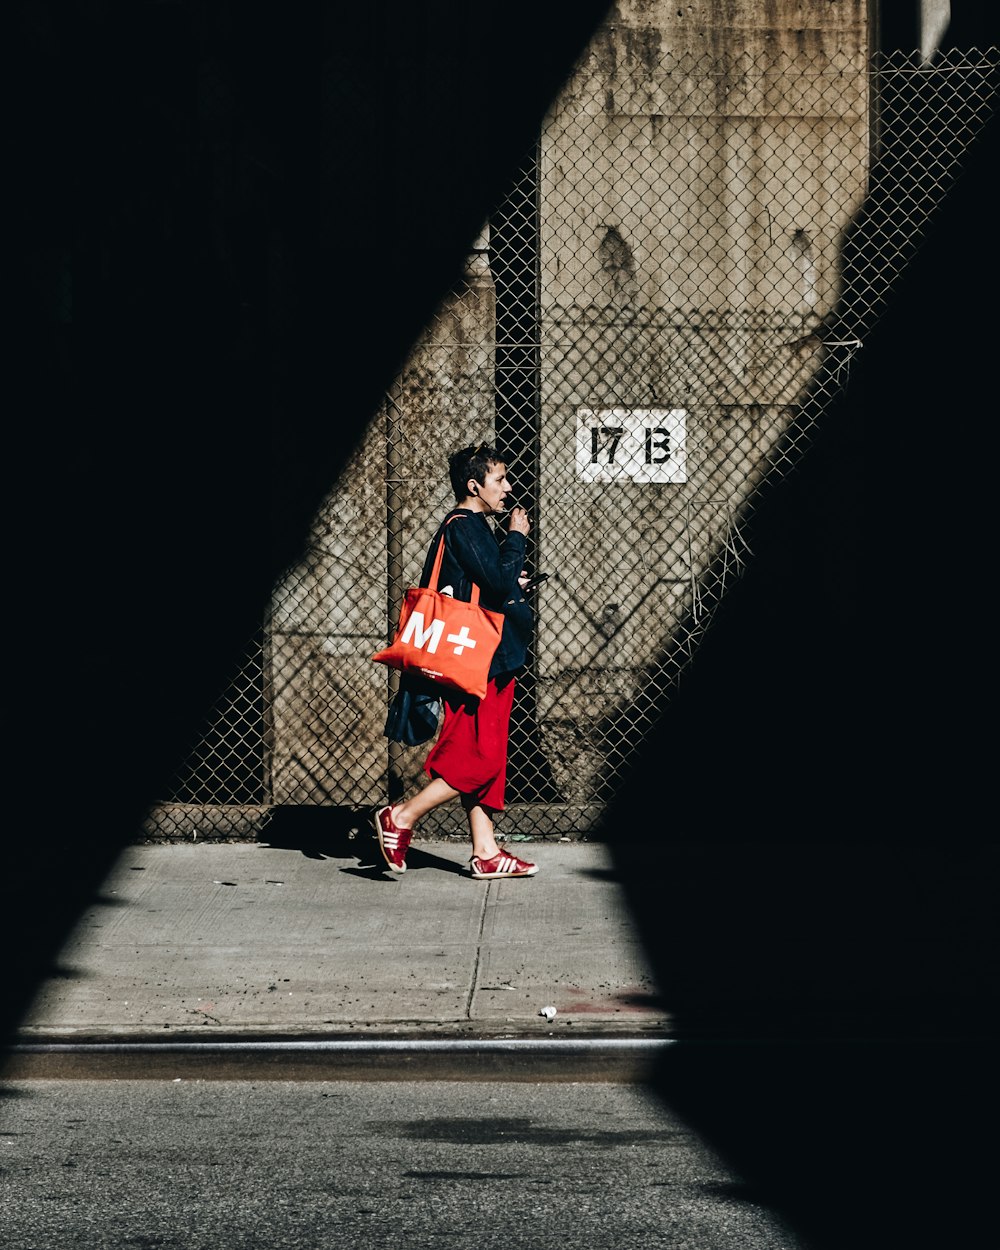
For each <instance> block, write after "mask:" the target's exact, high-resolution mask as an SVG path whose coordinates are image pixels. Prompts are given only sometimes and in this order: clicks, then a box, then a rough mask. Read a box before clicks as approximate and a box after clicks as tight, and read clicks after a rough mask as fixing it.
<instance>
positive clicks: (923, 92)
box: [145, 49, 998, 837]
mask: <svg viewBox="0 0 1000 1250" xmlns="http://www.w3.org/2000/svg"><path fill="white" fill-rule="evenodd" d="M997 60H998V55H997V50H996V49H990V50H988V51H986V52H982V53H981V52H979V51H973V52H966V53H950V54H948V55H947V56H946V57H943V58H941V59H940V60H939V61H937V62H935V63H934V64H933V66H928V65H927V64H925V63H924V62H923V61H922V59H921V57H920V55H919V54H917V53H913V54H895V55H892V56H882V57H878V58H876V59H875V60H874V61H873V62H872V63H871V64H868V63H865V61H864V59H863V58H859V57H858V56H857V55H853V54H846V53H838V52H832V53H831V52H830V51H828V50H824V51H823V52H822V54H821V55H819V54H817V55H816V56H815V59H814V60H810V59H809V58H808V57H803V56H802V55H798V56H796V57H794V58H787V57H782V56H779V55H775V56H770V57H767V58H765V59H761V58H760V57H757V58H756V59H755V57H754V56H753V55H752V54H751V53H750V52H749V51H748V52H747V53H745V54H744V55H736V56H734V57H732V58H731V59H730V60H729V61H728V62H727V63H726V64H725V67H724V68H723V69H720V68H719V64H718V62H717V61H714V60H710V59H699V58H697V57H694V56H691V55H676V56H663V57H661V58H660V59H659V60H658V62H657V64H656V65H655V67H653V69H651V68H650V66H649V64H648V60H647V61H645V62H642V63H641V64H639V63H636V64H632V65H620V66H616V67H615V70H614V72H613V73H612V74H610V75H609V74H608V73H607V72H606V70H602V69H601V67H599V66H597V65H596V64H595V61H594V58H590V59H587V58H585V59H584V61H583V62H582V63H581V66H580V67H579V69H578V72H577V74H576V75H575V76H574V78H573V80H572V81H571V82H570V83H569V84H568V85H567V87H566V89H565V90H564V92H563V94H562V96H561V97H560V100H559V101H558V102H557V105H556V106H555V108H554V109H553V110H552V111H551V113H550V116H549V118H548V119H547V122H546V125H545V127H544V129H543V132H542V134H541V136H540V139H539V142H538V145H537V147H536V148H535V150H534V151H532V152H531V153H530V154H529V155H528V156H527V157H526V159H525V161H524V163H523V165H522V167H521V169H520V170H519V171H518V174H517V176H516V178H515V179H514V180H513V182H512V185H511V187H510V189H509V192H508V194H507V196H506V198H505V199H504V201H503V203H502V204H500V205H498V206H497V208H496V210H495V211H494V213H493V214H492V215H491V218H490V221H489V223H488V228H487V229H485V230H484V233H483V236H482V238H481V239H480V240H479V242H478V244H477V247H476V249H475V250H474V252H473V254H472V256H471V257H470V260H469V265H468V270H467V273H466V274H465V277H464V280H463V282H461V283H459V284H458V286H457V287H456V289H455V291H454V292H453V293H452V294H451V296H450V297H449V299H448V300H446V301H445V303H444V304H443V305H442V307H441V308H440V309H439V311H438V314H437V315H436V317H435V318H434V319H433V322H432V324H431V325H430V326H429V327H428V328H427V330H426V332H425V335H424V337H423V339H422V340H421V342H420V343H418V344H417V345H416V346H415V348H414V350H413V352H412V354H411V356H410V359H409V360H408V362H407V364H406V366H405V368H404V369H403V371H402V372H401V374H400V377H399V378H398V380H397V383H396V385H395V386H394V388H393V390H392V393H391V394H389V395H388V396H387V397H386V400H385V404H384V407H383V410H382V411H381V412H380V413H378V414H377V415H376V419H375V420H373V422H372V423H371V424H370V426H369V428H368V430H367V433H366V435H365V437H364V439H363V441H362V442H361V444H360V445H359V446H358V447H357V449H356V450H355V453H354V455H353V457H352V460H351V462H350V464H349V466H348V468H347V470H346V471H345V473H344V474H343V476H342V478H341V480H340V481H339V482H338V483H337V484H336V487H335V489H334V490H333V491H332V493H331V495H330V497H329V499H328V501H327V503H326V505H325V507H324V508H323V509H322V510H321V512H320V515H318V516H317V518H316V521H315V525H314V529H313V534H312V537H311V542H310V545H309V549H308V551H307V553H306V555H305V557H304V559H303V561H302V563H301V564H300V566H299V567H298V568H296V569H295V570H293V571H292V572H291V573H290V574H289V575H288V577H287V578H286V580H285V582H284V584H282V585H281V586H279V587H278V588H277V589H276V592H275V595H274V599H273V603H272V608H271V612H270V616H269V619H268V621H267V622H266V623H265V625H264V627H263V628H262V630H261V633H260V635H259V636H258V637H256V638H254V639H253V640H251V642H250V644H249V645H248V648H247V653H246V660H245V664H244V666H243V668H242V670H241V672H240V673H239V675H238V676H237V678H236V680H235V681H234V683H233V685H232V687H231V689H230V690H229V691H228V692H227V693H226V695H225V696H224V698H223V699H222V700H221V702H220V704H219V707H218V708H217V709H216V712H215V713H214V714H213V716H212V717H211V718H210V723H209V724H208V726H207V728H206V732H205V734H204V736H203V737H202V739H201V741H200V742H199V743H198V744H197V746H196V747H195V749H194V750H193V751H192V753H191V756H190V758H189V759H188V760H187V761H186V762H185V764H184V766H183V768H181V770H180V771H179V773H178V776H177V777H176V778H175V781H174V783H173V786H172V789H171V793H170V794H168V795H166V796H164V802H163V803H161V804H159V805H157V806H156V807H155V808H154V809H153V811H152V812H151V814H150V817H149V819H148V821H147V826H146V829H145V833H146V835H147V836H166V837H178V836H182V837H188V836H209V837H211V836H215V837H219V836H226V837H240V836H246V835H248V834H251V833H252V834H256V833H259V832H260V830H261V828H262V826H263V825H265V824H266V823H267V820H268V818H269V816H270V814H272V813H273V812H274V811H275V810H277V809H279V808H281V807H284V806H322V807H327V808H336V809H340V810H341V811H344V812H347V813H352V812H353V813H355V814H358V813H364V814H365V815H366V813H367V810H368V809H370V808H371V807H372V806H373V805H374V804H375V803H376V802H378V801H383V800H384V796H386V795H389V796H390V797H396V796H398V795H399V794H401V793H402V792H404V791H407V790H409V789H411V788H412V787H414V786H415V785H417V784H420V783H421V782H422V780H423V774H422V763H423V759H424V756H425V755H426V750H427V748H426V746H425V747H418V748H404V747H399V746H397V745H395V744H390V743H388V742H387V740H386V739H385V738H384V737H383V734H382V729H383V724H384V720H385V714H386V708H387V702H388V698H389V696H390V695H391V693H392V690H393V682H394V676H393V675H392V674H387V673H386V671H385V670H384V669H383V668H382V667H381V666H376V665H373V664H371V663H370V661H369V657H370V655H371V654H372V652H373V651H375V650H376V649H377V648H378V647H380V646H382V645H383V644H384V642H385V640H386V639H387V637H388V636H389V633H390V632H391V626H392V625H393V624H394V623H395V616H396V613H397V611H398V606H399V602H400V599H401V596H402V593H403V591H404V590H405V588H406V586H407V585H409V584H411V582H412V579H413V578H414V577H415V576H416V575H417V573H418V571H419V569H420V566H421V563H422V561H423V557H424V553H425V551H426V548H427V544H428V542H429V539H430V536H431V534H432V533H433V529H434V527H435V525H436V522H437V519H438V518H439V517H440V515H441V514H442V513H443V512H444V511H446V510H447V508H448V507H449V506H450V505H451V495H450V491H449V489H448V483H447V465H446V455H447V452H448V451H449V450H450V449H452V448H454V447H458V446H461V445H463V444H464V443H475V442H479V441H480V440H482V439H493V440H495V441H496V442H497V444H498V445H500V446H501V447H503V448H504V449H506V452H507V455H508V463H509V466H510V470H511V477H512V480H513V482H514V486H515V493H516V495H517V497H518V502H520V503H522V504H523V505H524V506H526V507H527V508H528V509H529V511H530V512H531V515H532V518H533V530H532V534H531V537H530V539H529V551H528V559H529V564H530V566H531V567H533V568H537V569H542V570H544V571H546V572H548V573H549V574H550V575H551V576H550V580H549V581H548V582H547V583H545V585H544V586H543V587H542V588H541V589H540V590H539V591H538V592H537V608H538V625H537V636H536V639H535V645H534V648H533V651H532V654H531V657H530V662H529V665H528V668H527V670H526V671H525V673H524V674H523V676H522V677H521V678H520V680H519V683H518V687H517V694H516V699H515V708H514V715H513V720H512V726H511V748H510V765H509V773H508V804H509V807H508V810H507V812H505V813H504V814H503V815H502V816H501V817H500V819H499V822H498V830H499V832H501V834H507V835H508V836H511V835H515V834H523V835H527V836H559V835H563V836H579V835H580V834H582V833H585V832H586V831H587V830H589V829H591V828H593V826H594V824H595V823H596V821H597V820H598V819H599V817H600V814H601V812H602V810H603V808H604V806H605V805H606V803H607V801H608V799H609V798H610V796H611V795H612V793H613V792H614V789H615V787H616V785H617V784H618V781H619V778H620V777H621V775H622V772H623V770H625V769H627V767H628V764H629V761H630V758H631V756H632V754H633V752H634V750H635V748H636V746H637V745H638V743H640V742H641V740H642V738H643V735H644V733H645V731H646V729H648V727H649V725H650V723H651V719H652V717H654V716H655V715H656V708H657V705H658V703H659V702H660V701H662V699H663V698H665V697H666V698H669V692H670V689H671V687H672V685H673V684H674V683H676V682H677V681H678V680H679V678H680V676H681V674H682V673H683V670H684V667H685V665H686V664H687V662H688V660H689V659H690V658H691V656H692V655H693V654H694V653H695V651H696V649H697V646H698V642H699V639H700V638H701V636H702V635H703V633H704V631H705V630H706V629H707V628H708V627H709V625H710V622H711V619H712V613H713V610H714V608H715V607H716V606H717V604H718V603H719V602H720V601H721V598H722V596H723V595H724V594H725V593H726V590H727V587H728V586H730V585H731V583H732V581H733V579H734V578H737V577H738V576H739V575H740V573H741V570H742V569H743V567H744V566H745V564H746V561H747V560H748V559H750V558H751V553H750V552H749V551H748V549H747V547H746V545H745V543H744V540H743V538H742V531H743V528H744V525H743V522H744V520H745V518H746V517H747V516H748V514H749V513H750V512H751V511H752V509H753V507H754V502H755V499H757V498H759V495H760V491H761V489H762V488H763V487H765V486H766V484H767V483H768V482H769V481H770V480H772V479H773V478H774V477H775V476H778V477H780V476H783V475H785V474H787V473H789V472H791V471H793V470H794V468H795V465H796V464H797V463H798V461H799V459H800V457H801V456H802V455H803V453H804V452H805V450H806V449H807V448H808V446H809V444H810V441H811V438H812V436H813V434H814V432H815V431H816V429H817V428H818V426H819V424H820V423H821V421H822V419H823V413H824V410H825V409H826V408H827V407H828V406H829V405H830V403H831V402H832V400H833V399H834V398H835V397H836V396H837V395H838V394H839V393H840V392H841V391H842V389H843V387H844V385H845V383H846V381H847V378H848V374H849V369H850V363H851V360H852V357H853V356H854V355H855V353H856V352H858V351H859V350H863V345H864V342H865V339H866V336H867V335H868V333H869V332H870V330H871V328H872V326H873V325H874V324H875V323H876V321H877V320H878V318H879V316H880V314H881V312H882V310H883V308H884V306H885V303H886V300H887V298H888V296H889V294H890V292H891V289H892V285H893V282H894V280H895V278H896V277H897V276H898V275H899V274H900V272H901V271H902V270H903V269H904V268H905V266H906V265H907V263H908V262H909V260H910V259H911V258H912V256H913V254H914V252H915V250H916V249H917V248H918V247H919V246H920V242H921V239H922V237H923V235H924V233H925V230H926V228H927V226H928V223H929V221H930V219H931V217H932V215H933V213H934V210H935V208H936V207H937V205H938V204H940V202H941V200H942V197H943V196H944V195H946V193H947V191H948V188H949V186H950V185H951V183H952V181H953V180H954V178H955V177H956V176H958V174H959V173H960V171H961V167H962V158H963V153H964V152H965V150H966V149H967V147H968V145H969V144H970V143H972V142H974V140H975V138H976V135H977V132H978V130H979V128H980V127H981V125H982V124H983V122H984V121H985V120H986V119H987V118H988V117H989V116H990V114H991V112H992V109H993V100H994V96H995V92H996V78H997ZM421 831H422V833H423V832H428V833H430V832H434V831H437V832H441V833H445V834H448V833H453V832H456V833H457V832H464V826H463V825H462V824H461V812H460V811H454V812H452V811H450V810H449V809H448V808H445V809H440V814H435V817H433V818H428V820H427V821H426V822H424V824H422V826H421Z"/></svg>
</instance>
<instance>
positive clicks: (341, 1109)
mask: <svg viewBox="0 0 1000 1250" xmlns="http://www.w3.org/2000/svg"><path fill="white" fill-rule="evenodd" d="M0 1114H2V1128H3V1133H2V1135H0V1149H2V1151H3V1159H2V1168H3V1173H2V1175H3V1180H4V1184H3V1187H2V1190H0V1194H2V1196H0V1226H2V1228H3V1230H4V1233H3V1239H2V1244H3V1246H4V1250H70V1248H72V1250H80V1247H85V1248H86V1250H103V1248H104V1247H109V1248H110V1247H114V1250H127V1248H129V1247H141V1248H143V1250H145V1248H149V1247H157V1248H161V1250H175V1248H176V1250H249V1248H250V1247H253V1248H254V1250H257V1248H259V1247H268V1248H269V1250H270V1248H272V1247H273V1248H284V1247H288V1248H295V1250H327V1248H335V1250H340V1247H351V1248H352V1250H354V1248H355V1247H359V1248H360V1247H364V1248H368V1247H371V1248H379V1247H386V1248H389V1247H391V1250H419V1248H422V1247H432V1246H433V1247H439V1246H448V1247H454V1248H456V1250H466V1248H469V1250H472V1248H473V1247H475V1248H476V1250H482V1248H483V1247H493V1246H496V1247H504V1250H510V1248H512V1247H539V1248H541V1247H546V1248H548V1247H556V1246H563V1245H566V1246H593V1247H601V1248H602V1250H604V1248H618V1247H620V1248H631V1247H636V1250H638V1248H639V1247H642V1250H657V1248H658V1247H663V1248H664V1250H666V1248H667V1247H669V1248H670V1250H800V1248H802V1250H804V1247H805V1243H804V1242H803V1241H800V1240H798V1239H797V1238H796V1236H795V1235H794V1234H793V1233H792V1231H791V1230H790V1229H789V1228H788V1227H787V1226H785V1225H784V1224H783V1223H782V1221H781V1218H780V1217H779V1216H778V1214H777V1213H776V1212H774V1211H772V1210H770V1209H768V1207H767V1206H766V1205H765V1204H763V1203H762V1202H760V1201H758V1200H757V1199H756V1198H755V1195H754V1194H753V1192H752V1191H751V1190H750V1189H749V1187H748V1186H747V1185H746V1184H745V1183H744V1182H743V1180H742V1178H741V1177H740V1176H737V1175H735V1174H734V1173H733V1172H732V1171H731V1170H730V1169H728V1168H727V1167H726V1166H725V1165H724V1164H723V1163H722V1161H721V1160H720V1159H719V1158H718V1157H717V1156H716V1155H714V1154H713V1153H712V1151H711V1150H710V1149H709V1148H708V1147H707V1146H706V1145H705V1144H704V1143H703V1142H702V1141H700V1140H699V1138H698V1136H697V1134H696V1133H694V1132H693V1131H692V1130H691V1129H690V1128H689V1127H688V1126H687V1125H686V1124H685V1123H684V1122H683V1121H682V1120H681V1119H680V1118H678V1116H677V1115H676V1114H674V1113H672V1112H670V1111H669V1110H668V1109H666V1108H664V1107H663V1106H662V1105H661V1104H660V1103H659V1102H658V1101H657V1099H656V1098H655V1096H654V1095H653V1094H652V1093H651V1092H649V1090H648V1089H646V1088H645V1087H643V1086H638V1085H634V1084H611V1083H605V1084H560V1085H554V1084H544V1085H540V1084H538V1085H536V1084H530V1083H525V1082H516V1083H515V1082H509V1083H504V1082H487V1083H484V1084H474V1083H470V1082H441V1081H423V1082H419V1083H401V1082H395V1083H385V1082H372V1081H366V1082H361V1083H355V1082H346V1081H331V1082H322V1081H318V1082H314V1081H297V1082H285V1081H265V1082H248V1081H218V1080H211V1081H200V1080H179V1081H169V1082H161V1081H79V1080H77V1081H48V1080H32V1081H25V1082H13V1083H9V1084H8V1085H6V1086H5V1087H4V1090H3V1097H2V1100H0Z"/></svg>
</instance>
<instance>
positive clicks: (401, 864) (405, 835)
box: [374, 806, 413, 872]
mask: <svg viewBox="0 0 1000 1250" xmlns="http://www.w3.org/2000/svg"><path fill="white" fill-rule="evenodd" d="M374 824H375V833H376V836H377V837H378V844H379V847H380V849H381V851H382V854H383V855H384V856H385V862H386V863H387V864H388V866H389V871H390V872H406V849H407V847H408V846H409V845H410V839H411V838H412V837H413V830H412V829H400V828H398V826H396V825H394V824H393V822H392V807H391V806H390V807H380V808H379V810H378V811H377V812H376V813H375V820H374Z"/></svg>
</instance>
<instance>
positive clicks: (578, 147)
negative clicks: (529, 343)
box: [538, 0, 868, 797]
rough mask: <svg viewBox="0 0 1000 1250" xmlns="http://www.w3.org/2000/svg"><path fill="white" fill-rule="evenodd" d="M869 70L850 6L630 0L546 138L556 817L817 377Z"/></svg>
mask: <svg viewBox="0 0 1000 1250" xmlns="http://www.w3.org/2000/svg"><path fill="white" fill-rule="evenodd" d="M867 47H868V28H867V19H866V5H865V4H864V3H861V2H860V0H855V2H850V3H840V4H837V3H825V2H824V3H820V2H818V0H816V2H812V3H808V2H798V0H787V2H781V0H772V2H771V3H763V4H762V3H759V2H750V0H730V2H728V3H715V4H683V5H677V4H673V3H671V4H668V3H655V2H650V0H645V2H644V0H623V2H622V3H619V4H617V5H616V6H615V10H614V13H613V14H612V16H611V17H610V20H609V21H608V22H607V24H606V25H605V27H604V29H603V30H602V31H601V32H600V34H599V36H598V37H597V39H596V40H595V41H594V42H593V44H592V46H591V48H590V49H589V52H588V54H587V56H586V57H585V58H584V59H583V61H582V62H581V64H580V66H579V69H578V72H577V74H576V77H575V79H574V81H573V82H572V83H570V84H569V86H568V88H567V90H566V91H565V92H564V93H563V95H562V96H561V98H560V100H559V101H558V103H557V105H556V107H555V108H554V109H553V111H552V113H551V116H550V118H549V120H548V124H547V125H546V128H545V132H544V136H543V140H542V171H543V172H542V208H541V231H542V239H541V248H542V262H541V263H542V283H541V285H542V351H543V367H542V437H541V447H542V465H541V498H542V500H543V501H544V506H545V525H544V531H543V538H542V548H541V551H540V561H541V564H542V566H543V567H545V568H551V569H558V570H559V579H558V581H556V582H553V583H552V584H551V585H550V587H548V588H547V590H546V593H545V611H544V613H542V615H541V621H540V639H539V644H540V645H539V669H538V673H539V700H540V701H539V718H540V724H541V731H542V737H543V741H545V742H546V743H547V746H548V754H549V756H550V759H551V761H552V764H553V767H554V769H555V770H556V771H557V774H558V780H559V782H560V784H561V785H562V787H563V789H564V792H565V793H567V795H568V796H572V797H582V796H584V795H586V794H587V793H589V792H590V791H591V789H592V787H593V785H594V783H595V780H596V779H597V778H598V777H599V775H600V774H601V772H602V770H606V769H607V766H608V760H607V756H608V753H609V751H611V752H613V751H614V749H615V748H614V745H613V743H611V742H610V741H609V740H608V739H606V738H605V736H604V734H605V729H604V727H603V725H604V721H603V718H605V717H610V718H613V717H614V716H615V715H616V713H617V712H619V711H620V710H621V709H623V708H626V709H627V708H628V706H629V704H630V703H631V701H632V700H633V699H634V698H635V697H636V695H637V694H638V691H639V689H640V687H641V685H642V684H643V682H644V681H645V680H646V676H645V674H646V671H647V667H648V666H650V665H653V666H655V665H656V663H657V661H658V657H661V655H662V651H663V648H664V646H665V645H666V644H667V643H668V641H669V639H670V637H671V635H672V633H673V632H674V630H675V629H676V627H677V625H678V622H679V621H680V620H681V619H682V617H683V616H684V614H685V613H686V612H688V611H691V610H693V609H695V608H696V605H697V587H698V580H699V578H700V577H701V576H702V575H703V574H704V572H705V570H706V567H707V565H708V562H709V561H710V560H711V559H712V557H713V556H715V555H716V554H717V553H718V552H719V550H720V549H721V548H722V546H723V545H724V544H725V543H727V542H732V541H733V522H734V518H736V517H737V516H738V514H739V510H740V507H741V506H742V504H743V502H744V500H745V499H746V497H747V495H748V493H749V492H750V491H752V489H753V487H754V486H755V484H756V483H757V481H758V480H759V476H760V473H761V471H762V469H763V467H764V465H765V462H766V458H767V455H768V453H769V452H770V451H771V450H772V449H773V448H774V446H775V443H776V440H778V439H779V438H780V436H781V434H782V432H783V431H784V430H785V429H786V427H787V426H788V423H789V421H790V420H791V419H792V418H793V417H794V415H795V412H796V403H797V401H798V400H799V398H800V396H801V395H802V393H803V390H804V388H805V387H806V385H807V384H808V382H809V379H810V378H811V376H812V375H813V373H814V371H815V368H816V365H817V364H818V363H819V347H818V342H817V340H816V339H815V338H814V337H813V332H814V331H815V330H816V329H817V327H818V326H819V325H820V324H821V322H822V321H823V318H824V317H825V316H826V315H827V314H828V312H829V311H830V309H831V308H832V306H833V305H834V303H835V301H836V299H837V294H838V256H839V248H840V243H841V239H842V235H843V231H844V229H845V227H846V226H847V225H848V223H849V222H850V220H851V218H852V215H853V214H854V213H855V212H856V210H857V208H858V207H859V205H860V203H861V201H862V198H863V194H864V189H865V174H866V161H867V145H868V133H867V113H868V99H867ZM602 412H603V413H604V414H605V415H604V416H603V417H602V416H601V415H600V414H601V413H602ZM594 427H598V428H599V433H598V435H597V443H596V444H595V443H594V442H593V441H592V440H593V438H594V437H595V436H594V434H593V429H594ZM601 427H603V428H604V429H605V430H607V431H609V433H607V434H602V433H600V428H601ZM644 429H652V430H660V431H664V432H662V433H660V434H657V435H655V437H654V450H655V449H658V452H657V454H658V456H659V457H660V459H661V468H660V472H659V475H658V476H659V480H656V478H657V474H656V473H655V472H654V471H653V470H654V468H655V466H650V465H648V464H646V463H645V461H646V459H647V457H646V452H645V437H646V436H645V435H644V433H643V431H644ZM614 430H620V431H622V433H621V435H620V436H618V441H617V446H616V447H613V446H612V443H613V442H614V439H615V436H614V434H613V433H611V431H614ZM595 447H597V448H599V454H598V460H599V463H598V464H594V463H593V454H592V453H593V450H594V448H595ZM612 451H614V456H613V457H612V456H611V453H612ZM668 453H669V462H667V463H664V459H665V458H666V457H667V454H668ZM651 479H652V480H651ZM581 725H584V726H588V729H587V731H586V732H585V733H583V734H581V732H580V726H581Z"/></svg>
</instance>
